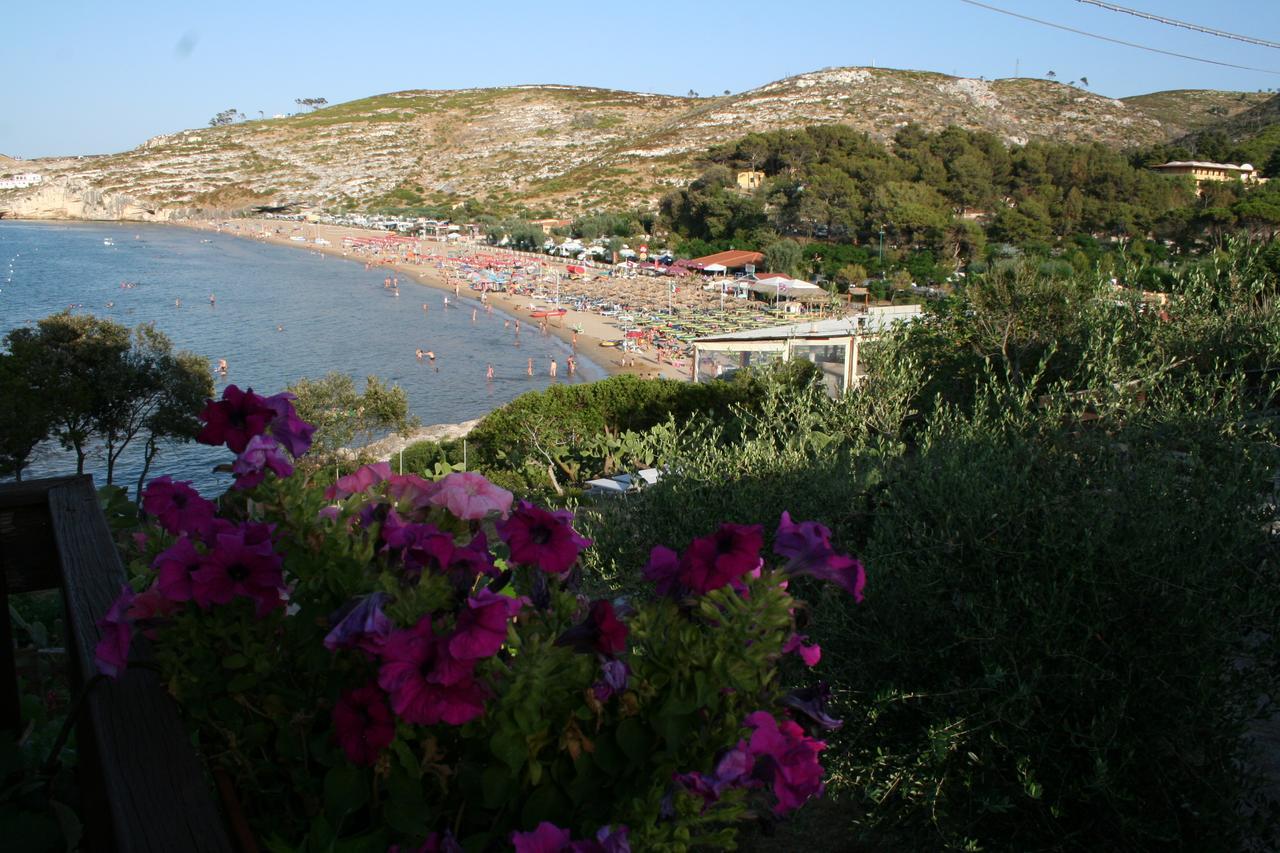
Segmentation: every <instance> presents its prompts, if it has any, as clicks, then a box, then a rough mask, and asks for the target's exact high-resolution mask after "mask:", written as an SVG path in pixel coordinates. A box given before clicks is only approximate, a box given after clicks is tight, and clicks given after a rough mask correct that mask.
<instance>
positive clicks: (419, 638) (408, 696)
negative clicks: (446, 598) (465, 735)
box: [378, 616, 488, 726]
mask: <svg viewBox="0 0 1280 853" xmlns="http://www.w3.org/2000/svg"><path fill="white" fill-rule="evenodd" d="M380 654H381V656H382V666H381V668H380V669H379V670H378V686H379V687H381V688H382V689H383V690H385V691H387V694H388V695H389V697H390V699H391V709H392V710H393V711H395V712H396V714H397V715H398V716H399V717H400V718H401V719H403V720H404V721H405V722H407V723H413V724H414V725H425V726H433V725H436V724H438V723H441V722H444V723H448V724H450V725H453V726H460V725H462V724H463V723H466V722H469V721H471V720H474V719H475V718H476V717H479V716H480V715H481V714H483V713H484V700H485V699H486V698H487V696H488V694H487V693H486V691H485V689H484V687H483V686H482V685H480V684H478V683H477V682H476V681H475V680H474V678H473V675H472V670H473V668H474V666H475V661H459V660H457V659H455V658H453V657H451V656H450V654H449V648H448V643H447V642H445V641H444V639H443V638H441V637H437V636H435V634H434V632H433V631H432V630H431V617H430V616H424V617H422V619H420V620H418V624H417V625H414V626H413V627H412V628H408V629H406V630H402V631H393V632H392V633H391V635H390V636H388V637H387V640H386V642H384V643H383V644H382V651H381V653H380Z"/></svg>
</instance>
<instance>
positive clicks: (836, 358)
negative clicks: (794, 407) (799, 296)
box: [693, 305, 921, 396]
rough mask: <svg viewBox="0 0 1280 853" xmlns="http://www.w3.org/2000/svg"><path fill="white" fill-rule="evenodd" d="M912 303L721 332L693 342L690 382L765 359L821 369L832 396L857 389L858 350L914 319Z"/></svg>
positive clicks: (915, 307)
mask: <svg viewBox="0 0 1280 853" xmlns="http://www.w3.org/2000/svg"><path fill="white" fill-rule="evenodd" d="M920 313H921V311H920V306H918V305H888V306H883V307H877V308H871V309H869V310H868V311H867V312H866V313H861V314H855V315H852V316H849V317H841V318H839V319H835V320H818V321H815V322H812V323H794V324H792V325H789V326H773V327H770V328H767V329H750V330H747V331H743V332H726V333H724V334H720V335H708V336H706V337H702V338H695V339H694V341H693V381H694V382H702V381H704V380H706V379H713V378H716V377H719V376H722V375H724V373H725V371H732V370H737V369H740V368H745V367H755V366H757V365H761V364H765V363H768V362H770V361H791V360H792V359H796V358H803V359H807V360H809V361H811V362H813V363H814V364H816V365H817V366H818V368H819V369H820V370H821V371H822V376H823V381H824V383H825V384H826V386H827V390H828V391H829V392H830V393H831V394H832V395H833V396H836V395H839V394H843V393H847V392H848V391H849V390H850V389H852V388H855V387H857V385H858V383H859V381H860V377H861V376H862V375H863V373H865V371H862V372H859V368H858V351H859V349H860V348H861V346H862V344H864V343H866V342H867V341H870V340H874V339H875V338H877V337H879V336H880V335H881V334H883V333H884V332H885V331H886V330H888V329H889V328H891V327H892V326H893V325H894V324H896V323H903V322H909V321H911V320H913V319H915V318H916V317H918V316H919V315H920Z"/></svg>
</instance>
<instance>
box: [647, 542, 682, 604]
mask: <svg viewBox="0 0 1280 853" xmlns="http://www.w3.org/2000/svg"><path fill="white" fill-rule="evenodd" d="M644 577H645V580H649V581H653V586H654V589H656V590H657V592H658V595H671V596H675V595H679V594H681V592H680V555H679V554H677V553H676V552H675V551H672V550H671V549H670V548H666V547H664V546H662V545H656V546H654V548H653V550H652V551H650V552H649V562H648V563H647V564H646V565H645V567H644Z"/></svg>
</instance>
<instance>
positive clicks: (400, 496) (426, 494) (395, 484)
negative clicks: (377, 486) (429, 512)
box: [387, 474, 440, 512]
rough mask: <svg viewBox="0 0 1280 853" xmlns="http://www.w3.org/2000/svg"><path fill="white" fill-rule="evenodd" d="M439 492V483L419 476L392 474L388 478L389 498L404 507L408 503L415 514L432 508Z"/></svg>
mask: <svg viewBox="0 0 1280 853" xmlns="http://www.w3.org/2000/svg"><path fill="white" fill-rule="evenodd" d="M438 491H440V484H439V483H437V482H433V481H432V480H424V479H423V478H422V477H419V476H418V475H417V474H392V475H391V476H389V477H388V478H387V497H389V498H391V500H393V501H395V502H396V503H398V504H401V505H402V506H403V505H404V504H406V503H407V504H408V505H409V508H411V509H412V510H413V511H414V512H418V511H421V510H425V509H427V508H428V507H430V506H431V499H432V497H433V496H434V495H435V494H436V492H438Z"/></svg>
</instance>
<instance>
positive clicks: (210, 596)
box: [191, 523, 284, 617]
mask: <svg viewBox="0 0 1280 853" xmlns="http://www.w3.org/2000/svg"><path fill="white" fill-rule="evenodd" d="M280 563H281V558H280V555H279V554H277V553H276V552H275V550H274V548H273V547H272V544H271V528H270V526H269V525H266V524H250V523H246V524H242V525H240V526H239V527H236V528H233V529H231V530H227V531H224V532H221V533H218V534H217V535H215V536H214V537H213V542H212V543H211V546H210V550H209V553H208V554H206V555H205V556H204V560H203V561H201V563H200V568H199V569H197V570H196V571H195V572H194V573H193V574H192V575H191V597H192V598H193V599H195V602H196V604H199V605H200V606H201V607H204V608H208V607H210V606H212V605H214V604H226V603H228V602H230V601H231V599H233V598H251V599H253V600H254V601H256V602H257V612H258V616H259V617H262V616H265V615H266V614H267V613H269V612H271V611H272V610H273V609H275V608H276V607H279V606H280V605H281V604H283V601H282V600H281V598H280V587H281V585H282V583H283V581H284V578H283V575H282V573H281V570H280Z"/></svg>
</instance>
